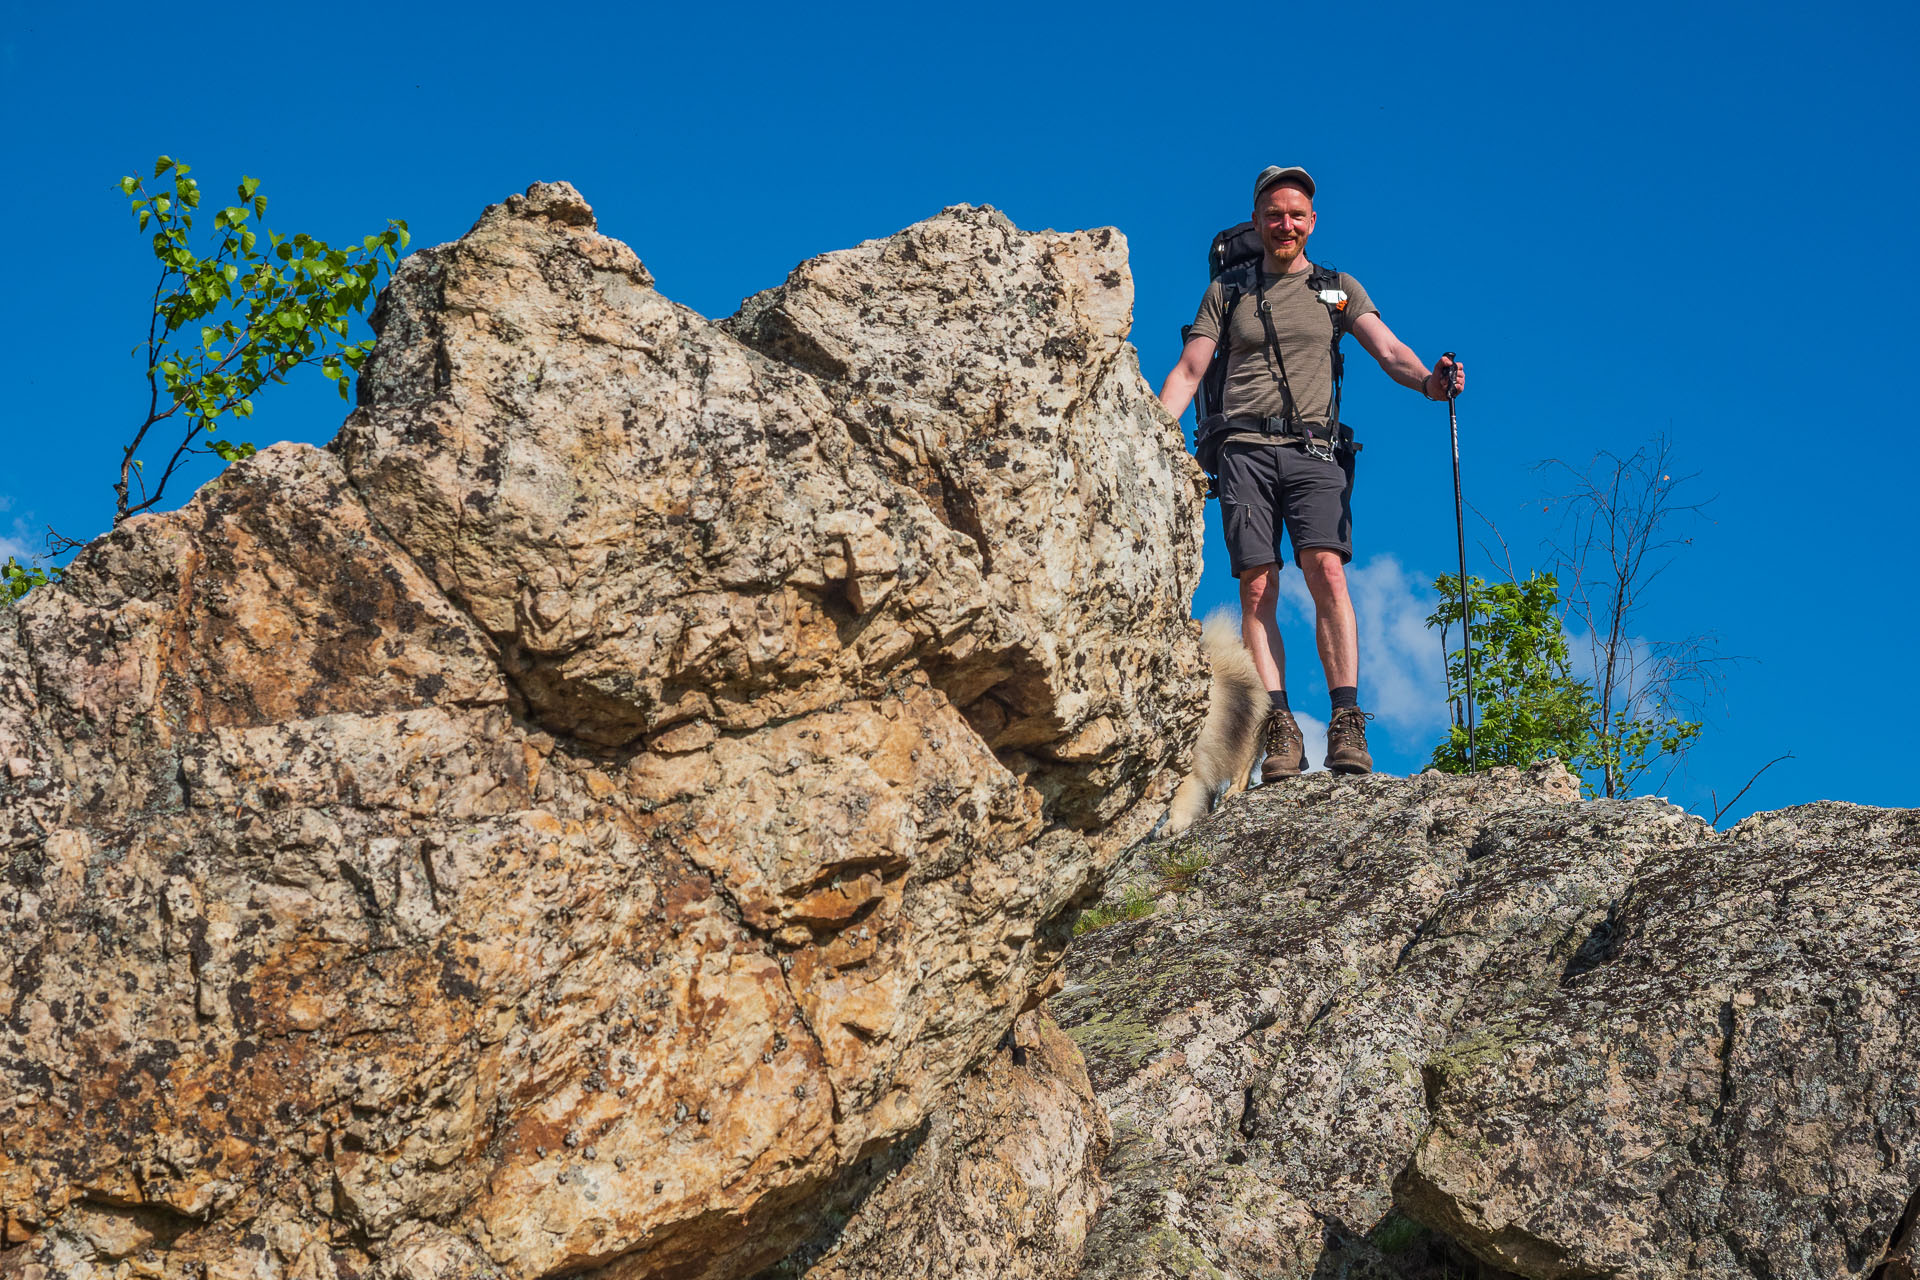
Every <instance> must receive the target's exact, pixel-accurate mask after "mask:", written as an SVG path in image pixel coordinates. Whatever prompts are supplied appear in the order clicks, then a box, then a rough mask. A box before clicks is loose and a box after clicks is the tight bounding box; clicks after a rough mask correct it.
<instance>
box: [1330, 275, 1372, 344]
mask: <svg viewBox="0 0 1920 1280" xmlns="http://www.w3.org/2000/svg"><path fill="white" fill-rule="evenodd" d="M1340 287H1341V288H1342V289H1344V290H1346V292H1347V305H1346V306H1345V307H1344V308H1342V310H1341V312H1340V323H1341V325H1342V326H1343V331H1344V332H1346V333H1352V332H1353V326H1354V323H1355V322H1356V321H1358V320H1359V319H1360V317H1361V316H1377V315H1379V314H1380V308H1378V307H1376V306H1374V305H1373V299H1372V298H1369V297H1368V296H1367V291H1366V289H1365V288H1364V287H1363V286H1362V285H1361V283H1360V282H1359V281H1358V280H1355V279H1354V278H1353V277H1352V276H1350V275H1348V274H1347V273H1346V272H1344V271H1342V272H1341V273H1340Z"/></svg>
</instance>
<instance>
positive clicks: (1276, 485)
mask: <svg viewBox="0 0 1920 1280" xmlns="http://www.w3.org/2000/svg"><path fill="white" fill-rule="evenodd" d="M1333 456H1334V458H1335V461H1333V462H1327V461H1325V460H1323V459H1321V458H1316V457H1314V456H1313V455H1312V454H1310V453H1308V452H1307V451H1306V450H1305V449H1304V448H1302V447H1300V446H1299V445H1290V444H1281V445H1274V444H1253V443H1250V442H1245V441H1238V440H1229V441H1227V442H1226V443H1225V444H1223V445H1221V446H1220V516H1221V523H1222V524H1224V525H1225V526H1226V533H1227V556H1228V559H1230V560H1231V561H1232V563H1233V576H1234V577H1236V578H1237V577H1239V576H1240V575H1241V574H1243V573H1245V572H1246V571H1247V570H1249V569H1257V568H1259V567H1260V566H1261V565H1263V564H1284V563H1285V559H1284V558H1283V557H1282V556H1281V554H1280V529H1281V527H1282V526H1283V525H1284V526H1285V528H1286V531H1287V536H1288V537H1289V538H1291V539H1292V540H1293V559H1294V563H1296V564H1298V563H1299V561H1300V553H1301V552H1302V551H1305V550H1308V549H1310V548H1314V547H1325V548H1327V549H1329V550H1333V551H1338V552H1339V553H1340V563H1342V564H1345V563H1346V562H1347V561H1349V560H1351V559H1353V509H1352V506H1351V501H1352V498H1353V454H1351V453H1349V452H1346V451H1344V450H1342V451H1341V452H1338V453H1336V454H1334V455H1333Z"/></svg>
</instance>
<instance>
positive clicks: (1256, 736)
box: [1166, 610, 1272, 835]
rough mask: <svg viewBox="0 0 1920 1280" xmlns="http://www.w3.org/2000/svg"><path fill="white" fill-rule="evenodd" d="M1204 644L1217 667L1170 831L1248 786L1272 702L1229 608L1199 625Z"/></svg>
mask: <svg viewBox="0 0 1920 1280" xmlns="http://www.w3.org/2000/svg"><path fill="white" fill-rule="evenodd" d="M1200 647H1201V648H1202V649H1203V650H1204V651H1205V652H1206V655H1207V662H1208V664H1209V665H1210V666H1211V667H1212V668H1213V687H1212V689H1211V691H1210V692H1209V693H1208V696H1207V719H1206V723H1204V724H1203V725H1201V726H1200V740H1199V741H1198V742H1197V743H1195V744H1194V748H1193V769H1192V771H1191V772H1190V773H1188V774H1187V777H1186V780H1185V781H1184V782H1182V783H1181V784H1180V788H1179V790H1177V791H1175V792H1174V793H1173V801H1172V803H1171V804H1170V805H1169V806H1168V809H1167V824H1166V833H1167V834H1168V835H1177V834H1179V833H1180V832H1182V831H1185V830H1186V829H1187V828H1188V827H1190V826H1192V825H1193V823H1194V821H1195V819H1197V818H1199V817H1200V816H1201V815H1203V814H1205V813H1207V812H1209V811H1210V810H1211V809H1212V808H1213V806H1214V804H1215V802H1216V800H1217V799H1224V798H1226V797H1227V796H1231V795H1235V794H1238V793H1239V792H1241V791H1243V790H1245V789H1246V785H1247V775H1248V774H1249V773H1251V772H1252V770H1253V762H1254V759H1255V756H1256V755H1257V754H1258V752H1259V750H1260V738H1261V730H1262V729H1263V728H1265V726H1266V723H1267V709H1268V707H1270V706H1271V705H1272V702H1271V700H1270V699H1269V698H1268V697H1267V686H1266V684H1265V683H1264V682H1263V681H1262V680H1261V679H1260V673H1259V672H1257V671H1255V670H1254V669H1253V655H1251V654H1249V653H1248V652H1247V648H1246V646H1245V645H1244V644H1242V643H1241V642H1240V626H1239V623H1238V622H1237V621H1236V620H1235V618H1234V616H1233V615H1232V614H1230V613H1227V612H1225V611H1224V610H1223V611H1221V612H1219V613H1215V614H1213V615H1211V616H1210V617H1208V619H1207V621H1206V625H1205V626H1203V627H1202V628H1201V629H1200Z"/></svg>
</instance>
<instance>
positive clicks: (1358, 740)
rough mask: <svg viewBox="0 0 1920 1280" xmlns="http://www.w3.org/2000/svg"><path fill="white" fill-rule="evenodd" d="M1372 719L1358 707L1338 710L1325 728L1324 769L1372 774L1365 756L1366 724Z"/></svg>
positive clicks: (1370, 758)
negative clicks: (1325, 754)
mask: <svg viewBox="0 0 1920 1280" xmlns="http://www.w3.org/2000/svg"><path fill="white" fill-rule="evenodd" d="M1371 719H1373V717H1372V716H1370V715H1368V714H1367V713H1366V712H1364V711H1362V710H1361V709H1360V708H1358V707H1341V708H1339V709H1338V710H1336V711H1335V712H1334V713H1333V719H1332V720H1331V721H1330V722H1329V723H1328V725H1327V768H1329V769H1331V770H1333V771H1334V772H1335V773H1372V772H1373V757H1372V756H1371V755H1368V754H1367V721H1369V720H1371Z"/></svg>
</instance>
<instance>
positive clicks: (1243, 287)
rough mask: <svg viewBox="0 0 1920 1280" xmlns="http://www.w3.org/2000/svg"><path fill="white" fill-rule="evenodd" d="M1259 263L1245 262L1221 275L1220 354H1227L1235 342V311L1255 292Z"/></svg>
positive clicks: (1229, 268)
mask: <svg viewBox="0 0 1920 1280" xmlns="http://www.w3.org/2000/svg"><path fill="white" fill-rule="evenodd" d="M1258 265H1259V264H1258V263H1257V262H1243V263H1241V264H1240V265H1239V266H1237V267H1228V268H1227V269H1226V270H1225V271H1222V272H1221V273H1220V277H1219V279H1220V343H1219V345H1220V352H1221V354H1222V355H1225V354H1226V350H1227V347H1228V345H1229V344H1230V343H1231V342H1232V341H1233V309H1234V308H1235V307H1236V306H1238V305H1240V299H1241V298H1242V297H1244V296H1245V295H1247V294H1249V293H1252V292H1253V272H1254V268H1255V267H1257V266H1258Z"/></svg>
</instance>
